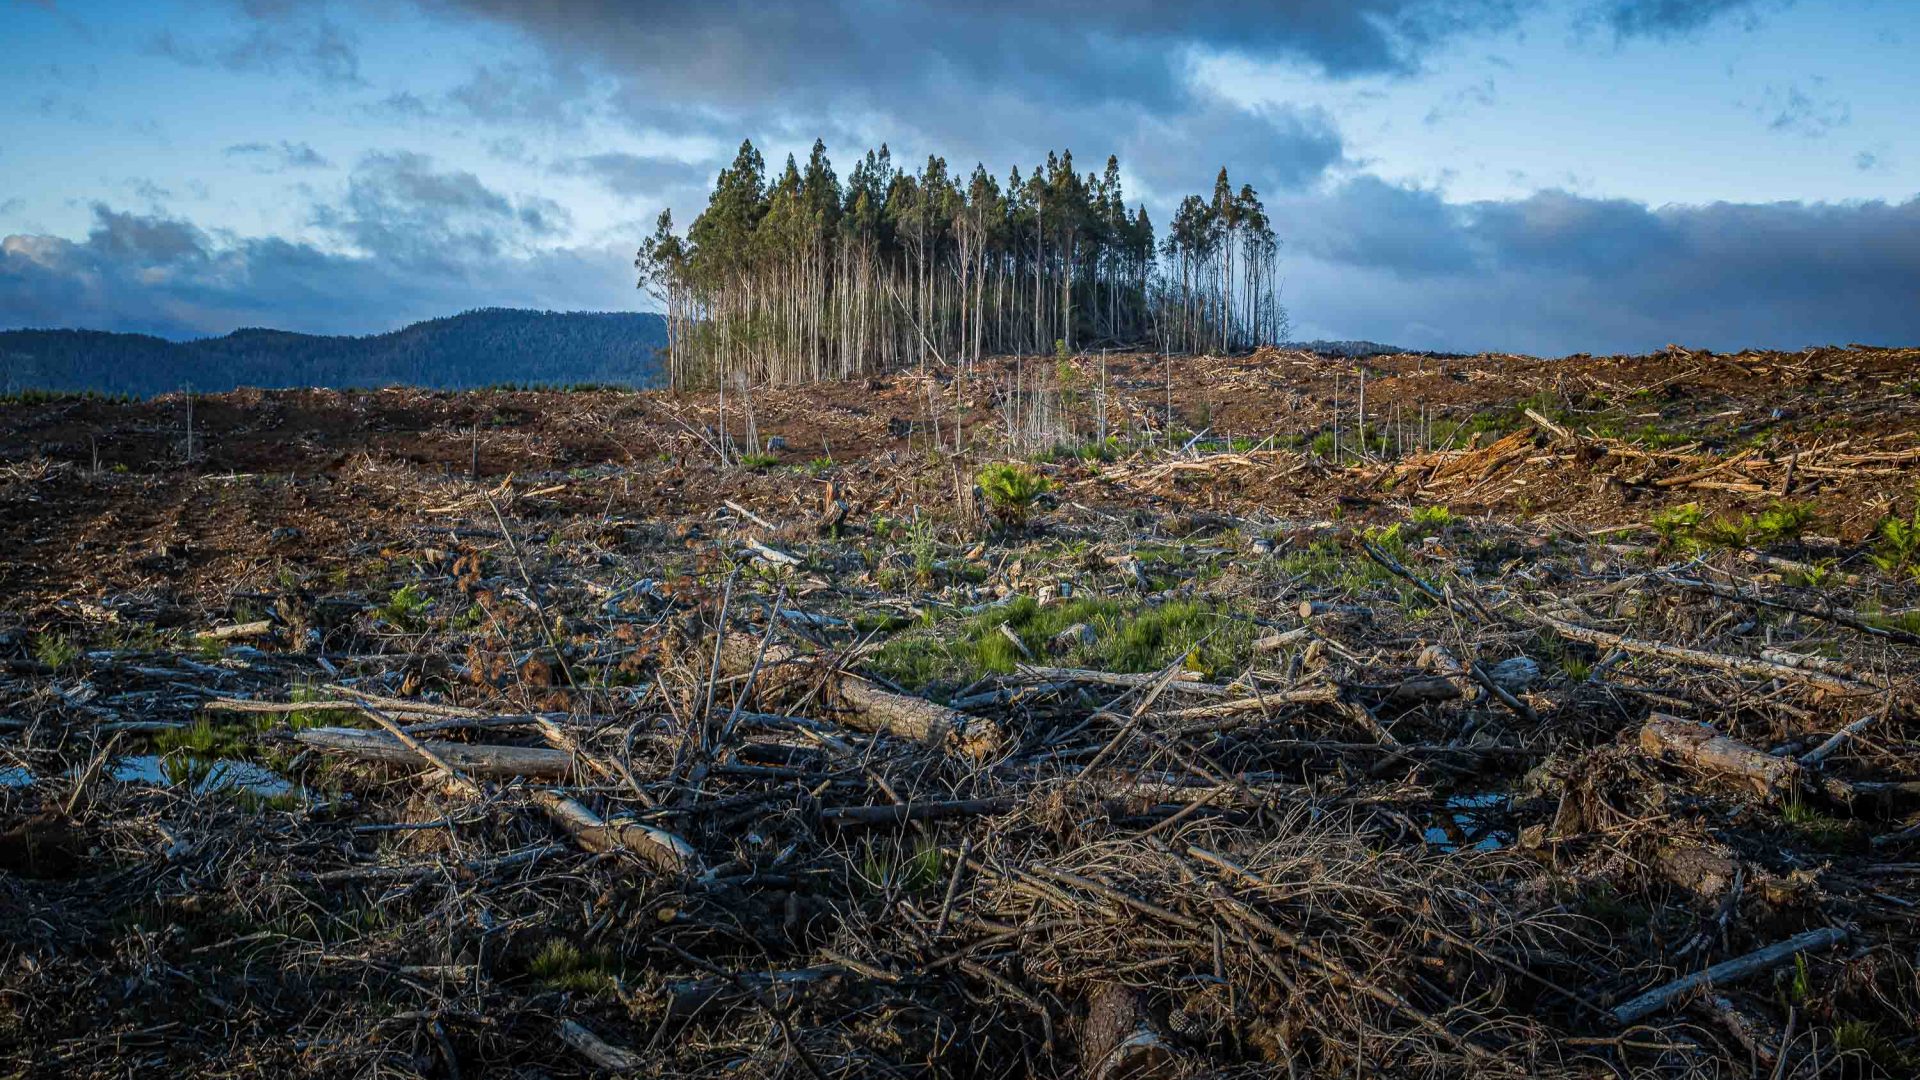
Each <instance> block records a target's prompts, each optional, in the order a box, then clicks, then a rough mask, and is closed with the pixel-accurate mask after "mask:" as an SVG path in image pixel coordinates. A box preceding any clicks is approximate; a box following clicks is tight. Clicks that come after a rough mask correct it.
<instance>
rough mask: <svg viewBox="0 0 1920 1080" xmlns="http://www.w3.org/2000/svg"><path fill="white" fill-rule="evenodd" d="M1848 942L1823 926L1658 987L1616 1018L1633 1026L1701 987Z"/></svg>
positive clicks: (1836, 930) (1616, 1013)
mask: <svg viewBox="0 0 1920 1080" xmlns="http://www.w3.org/2000/svg"><path fill="white" fill-rule="evenodd" d="M1845 940H1847V932H1846V931H1845V930H1841V929H1839V928H1837V927H1823V928H1821V929H1819V930H1808V931H1807V932H1806V933H1803V934H1795V935H1794V936H1793V937H1790V938H1788V939H1787V940H1785V941H1779V942H1775V943H1774V944H1772V945H1769V946H1767V947H1766V948H1764V949H1756V950H1754V951H1753V952H1750V953H1748V954H1746V955H1745V956H1737V957H1735V958H1733V959H1732V960H1723V961H1721V962H1720V963H1718V964H1715V965H1713V966H1712V967H1710V968H1707V969H1706V970H1705V971H1696V972H1694V973H1693V974H1691V975H1686V976H1683V977H1681V978H1678V979H1675V980H1674V981H1672V982H1670V983H1667V984H1666V985H1665V986H1659V987H1655V988H1654V989H1652V990H1649V991H1647V992H1646V993H1644V994H1641V995H1640V996H1639V997H1636V998H1633V999H1631V1000H1629V1001H1627V1002H1625V1003H1624V1004H1621V1005H1619V1006H1618V1007H1616V1008H1615V1009H1614V1010H1613V1018H1614V1019H1615V1020H1618V1021H1619V1022H1620V1023H1622V1024H1631V1023H1633V1022H1634V1021H1636V1020H1639V1019H1642V1018H1643V1017H1647V1016H1651V1015H1653V1014H1654V1013H1657V1012H1659V1011H1660V1010H1661V1009H1664V1008H1666V1007H1667V1006H1669V1005H1672V1004H1673V1003H1674V1002H1676V1001H1678V1000H1680V999H1681V998H1683V997H1685V996H1686V995H1688V994H1690V993H1692V992H1693V991H1695V990H1698V989H1700V988H1701V987H1704V986H1725V985H1726V984H1728V983H1731V982H1737V981H1739V980H1741V979H1745V978H1749V977H1751V976H1754V975H1759V974H1761V973H1763V972H1767V971H1771V970H1773V969H1774V968H1776V967H1779V966H1780V965H1781V964H1784V963H1786V962H1787V961H1789V960H1792V959H1793V958H1794V957H1796V956H1798V955H1800V954H1801V953H1803V952H1807V951H1809V950H1812V949H1824V948H1828V947H1830V946H1833V945H1838V944H1840V943H1841V942H1843V941H1845Z"/></svg>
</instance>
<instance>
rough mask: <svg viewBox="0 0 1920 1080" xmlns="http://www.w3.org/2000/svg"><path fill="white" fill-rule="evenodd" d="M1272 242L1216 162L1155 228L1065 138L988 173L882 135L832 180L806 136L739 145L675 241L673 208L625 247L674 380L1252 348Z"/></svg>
mask: <svg viewBox="0 0 1920 1080" xmlns="http://www.w3.org/2000/svg"><path fill="white" fill-rule="evenodd" d="M1278 252H1279V242H1278V240H1276V238H1275V236H1274V232H1273V227H1272V224H1271V222H1270V221H1269V220H1268V218H1267V215H1266V211H1265V208H1264V207H1263V206H1262V205H1261V203H1260V199H1259V196H1258V195H1257V194H1256V193H1255V192H1254V190H1253V188H1252V187H1249V186H1245V185H1242V186H1241V187H1240V188H1239V189H1238V191H1236V190H1234V188H1233V186H1232V184H1231V183H1230V182H1229V180H1228V177H1227V171H1226V170H1225V169H1224V168H1223V169H1221V170H1220V173H1219V176H1218V178H1217V180H1216V182H1215V185H1214V191H1213V194H1212V197H1211V198H1203V197H1201V196H1199V195H1192V196H1188V197H1187V198H1186V200H1184V201H1183V202H1182V203H1181V204H1180V205H1179V208H1178V210H1177V211H1176V213H1175V215H1174V218H1173V221H1172V223H1171V225H1170V228H1169V230H1168V233H1167V235H1166V237H1165V239H1164V240H1161V241H1160V242H1159V243H1158V244H1156V242H1155V236H1154V227H1153V222H1152V221H1151V220H1150V219H1149V218H1148V216H1147V212H1146V208H1145V207H1144V206H1136V207H1135V208H1134V209H1132V210H1129V209H1128V207H1127V203H1126V198H1125V193H1124V192H1123V191H1122V190H1121V180H1120V163H1119V161H1118V159H1116V158H1113V157H1108V158H1107V161H1106V166H1105V168H1104V169H1103V170H1102V171H1101V172H1098V173H1093V172H1088V173H1085V174H1082V173H1080V172H1078V171H1077V170H1076V168H1075V166H1074V161H1073V154H1072V153H1071V152H1070V151H1063V152H1060V153H1049V154H1048V155H1047V160H1046V162H1045V163H1044V164H1042V165H1038V166H1035V167H1034V168H1033V169H1032V170H1031V171H1029V172H1028V173H1027V174H1026V175H1025V176H1022V174H1021V172H1020V170H1019V169H1018V168H1017V167H1016V168H1014V169H1013V170H1011V171H1010V172H1009V173H1008V174H1007V177H1006V179H1005V181H1004V182H1003V181H1000V180H997V179H995V177H994V175H993V174H992V173H990V172H988V171H987V169H986V167H985V166H984V165H975V166H974V168H973V171H972V172H971V173H970V174H968V175H966V176H964V177H963V176H961V175H960V174H959V173H957V172H954V171H952V170H950V169H949V168H948V165H947V162H946V160H945V159H944V158H941V157H937V156H932V157H928V158H927V160H926V162H925V163H924V164H921V165H919V166H918V167H916V168H914V169H912V170H908V169H906V168H903V167H899V166H896V165H895V164H894V161H893V156H892V154H891V153H890V152H889V151H888V149H887V147H885V146H884V145H883V146H881V147H880V149H879V150H877V151H874V150H869V151H867V153H866V154H865V155H864V156H863V157H862V158H861V159H859V160H858V161H856V162H855V164H854V166H853V169H852V170H851V171H850V172H849V173H848V175H847V179H846V181H845V182H844V183H842V182H841V181H840V179H839V178H838V176H837V175H836V173H835V172H834V168H833V164H832V162H831V161H829V160H828V158H827V150H826V146H825V144H823V143H821V142H819V141H817V140H816V141H815V142H814V144H813V151H812V153H810V154H809V155H808V156H807V161H806V164H805V165H804V166H802V165H801V164H800V163H799V162H798V161H796V160H795V159H794V158H793V157H791V156H789V157H788V158H787V161H786V164H785V166H784V167H783V168H782V169H781V170H780V171H779V174H778V176H777V177H775V178H774V179H772V180H769V179H768V173H767V167H766V161H765V159H764V158H763V157H762V156H761V153H760V151H759V150H758V149H756V148H755V147H754V145H753V144H752V143H751V142H742V143H741V144H740V151H739V153H738V154H737V155H736V156H735V157H734V160H733V163H732V164H730V165H729V166H727V167H726V168H725V169H722V170H721V171H720V174H719V176H718V177H717V178H716V179H715V181H714V186H713V191H712V193H711V194H710V195H709V196H708V198H707V205H706V208H705V209H704V210H703V211H701V213H700V215H699V216H698V217H696V218H695V219H694V221H693V224H692V225H691V227H689V228H688V229H687V230H686V234H685V236H684V237H683V236H681V235H680V234H679V233H677V232H676V231H675V229H674V225H673V217H672V213H671V211H662V212H661V214H660V217H659V219H658V221H657V223H656V226H655V230H654V233H653V235H652V236H650V237H649V238H648V239H647V240H646V242H645V243H644V244H643V245H642V246H641V248H640V251H639V253H638V256H637V257H636V259H635V266H636V267H637V268H638V269H639V272H640V286H641V287H642V288H644V289H648V290H649V291H651V292H652V293H653V294H654V295H655V296H657V297H658V298H659V299H660V300H661V301H662V302H663V303H664V304H665V305H666V308H667V323H668V330H669V345H668V373H669V377H670V378H671V379H672V381H673V382H674V384H675V385H682V386H684V385H702V384H712V383H716V382H721V381H723V380H724V381H740V382H744V383H747V384H760V383H797V382H808V381H813V380H819V379H831V378H847V377H851V376H856V375H864V374H870V373H875V372H881V371H887V370H893V369H897V368H900V367H905V366H909V365H913V364H925V363H927V362H928V360H929V359H938V360H941V361H944V362H946V363H949V364H955V365H960V366H970V365H972V364H974V363H976V362H978V361H979V360H980V359H981V358H982V357H983V356H986V355H989V354H994V353H1008V352H1026V353H1035V352H1050V351H1052V350H1053V349H1054V348H1055V347H1056V346H1057V345H1061V344H1064V346H1065V347H1067V348H1087V347H1095V346H1100V345H1114V346H1153V347H1158V348H1165V349H1171V350H1177V351H1192V350H1201V349H1216V350H1231V349H1244V348H1250V347H1252V346H1254V345H1257V344H1260V343H1262V342H1267V341H1272V340H1276V339H1277V338H1279V337H1280V336H1282V335H1283V334H1284V332H1285V327H1286V313H1285V310H1284V309H1283V308H1282V307H1281V306H1280V304H1279V301H1278V296H1277V292H1278V289H1277V285H1278V279H1277V276H1276V274H1275V264H1276V259H1277V256H1278Z"/></svg>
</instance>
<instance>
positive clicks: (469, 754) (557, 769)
mask: <svg viewBox="0 0 1920 1080" xmlns="http://www.w3.org/2000/svg"><path fill="white" fill-rule="evenodd" d="M293 740H294V741H295V742H297V743H300V744H301V745H302V746H310V747H312V748H314V749H316V750H324V751H327V752H328V753H334V754H345V755H347V756H349V757H355V758H359V759H361V760H363V761H378V762H382V763H385V764H390V765H422V764H426V762H425V761H423V760H422V758H421V755H420V754H419V753H418V752H417V751H415V750H413V749H412V748H410V747H408V746H407V745H405V744H404V743H402V742H401V741H400V740H399V739H397V738H395V737H394V736H392V735H390V734H387V733H385V732H380V731H366V730H363V729H361V728H334V727H323V728H307V729H306V730H304V731H296V732H294V733H293ZM420 745H421V746H423V747H425V748H426V749H427V750H429V751H431V752H432V753H433V754H434V755H435V756H436V757H438V758H440V759H441V760H442V761H445V762H446V763H447V764H449V765H451V766H453V767H454V768H456V769H458V770H460V771H461V772H464V773H467V774H468V775H472V776H494V777H516V776H529V777H538V778H541V779H562V778H564V777H566V776H568V775H569V774H570V773H572V772H573V756H572V755H571V754H568V753H566V752H565V751H562V750H550V749H547V748H545V747H537V746H491V745H486V744H481V743H456V742H441V741H439V740H420Z"/></svg>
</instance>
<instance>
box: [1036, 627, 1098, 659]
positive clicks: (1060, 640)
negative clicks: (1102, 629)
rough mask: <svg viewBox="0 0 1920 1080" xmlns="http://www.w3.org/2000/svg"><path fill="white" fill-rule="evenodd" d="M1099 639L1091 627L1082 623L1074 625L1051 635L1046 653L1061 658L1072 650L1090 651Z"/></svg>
mask: <svg viewBox="0 0 1920 1080" xmlns="http://www.w3.org/2000/svg"><path fill="white" fill-rule="evenodd" d="M1099 639H1100V635H1098V634H1096V633H1094V630H1093V627H1091V626H1088V625H1087V624H1086V623H1083V622H1081V623H1074V624H1073V625H1072V626H1069V627H1067V628H1066V629H1065V630H1062V631H1060V632H1059V633H1057V634H1055V635H1053V640H1051V641H1049V642H1047V651H1048V652H1050V653H1052V654H1054V655H1055V656H1062V655H1065V654H1066V653H1070V652H1072V651H1073V650H1074V649H1091V648H1093V645H1094V642H1096V641H1098V640H1099Z"/></svg>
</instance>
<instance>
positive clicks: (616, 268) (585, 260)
mask: <svg viewBox="0 0 1920 1080" xmlns="http://www.w3.org/2000/svg"><path fill="white" fill-rule="evenodd" d="M632 257H633V256H632V252H631V250H630V249H629V248H628V247H627V246H625V245H609V246H593V247H579V248H558V249H549V250H544V251H539V252H532V253H526V254H499V253H496V254H491V255H489V254H483V253H479V252H465V253H459V254H453V255H450V256H449V257H448V258H446V259H444V260H442V261H441V262H439V263H438V264H435V265H422V264H418V263H415V264H402V263H397V262H395V261H393V260H391V259H387V258H380V257H373V256H361V255H349V254H342V253H339V252H332V251H326V250H322V249H320V248H317V247H315V246H313V245H310V244H304V243H296V242H292V241H288V240H284V239H278V238H257V239H239V240H220V239H216V238H215V237H214V236H212V235H211V234H209V233H208V232H207V231H205V230H203V229H200V228H199V227H197V226H195V225H194V224H192V223H191V222H187V221H184V220H180V219H177V218H171V217H166V216H163V215H157V214H156V215H139V214H132V213H124V212H119V211H115V210H113V209H111V208H108V207H106V206H95V207H94V225H93V228H92V230H91V231H90V232H89V233H88V235H87V237H86V238H85V239H84V240H79V241H74V240H68V239H64V238H61V237H56V236H40V235H15V236H8V237H6V238H4V240H0V329H4V328H13V327H22V326H32V327H63V326H78V327H88V328H92V329H101V330H119V331H127V332H140V333H152V334H160V335H162V336H166V337H174V338H180V337H194V336H201V335H206V334H219V333H225V332H227V331H229V330H232V329H234V328H235V327H239V326H263V325H264V326H275V327H281V328H284V329H290V330H300V331H306V332H310V333H356V334H357V333H369V332H376V331H381V330H387V329H392V328H394V327H396V326H400V325H403V324H405V323H407V322H411V321H415V320H419V319H425V318H432V317H435V316H440V315H445V314H447V313H449V312H453V311H459V310H463V309H466V308H472V307H477V306H482V305H487V304H501V305H508V306H519V307H532V308H552V309H576V308H580V307H594V308H600V309H617V308H626V307H631V306H632V300H633V290H632V282H631V274H630V273H629V263H630V262H631V260H632Z"/></svg>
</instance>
